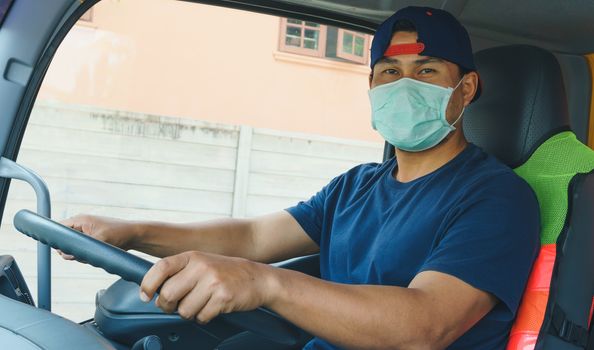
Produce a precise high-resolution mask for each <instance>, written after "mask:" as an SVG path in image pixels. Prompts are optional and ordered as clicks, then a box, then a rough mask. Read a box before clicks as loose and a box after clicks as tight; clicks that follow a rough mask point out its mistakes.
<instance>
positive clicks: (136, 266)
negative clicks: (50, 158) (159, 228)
mask: <svg viewBox="0 0 594 350" xmlns="http://www.w3.org/2000/svg"><path fill="white" fill-rule="evenodd" d="M14 226H15V228H16V229H17V230H18V231H20V232H21V233H23V234H25V235H27V236H29V237H31V238H33V239H35V240H37V241H39V242H42V243H45V244H47V245H49V246H50V247H52V248H55V249H60V250H61V251H63V252H64V253H66V254H71V255H74V256H76V257H77V258H79V259H81V260H84V261H85V262H87V263H88V264H90V265H92V266H95V267H98V268H101V269H103V270H105V271H107V272H109V273H112V274H115V275H118V276H120V277H121V278H123V279H125V280H127V281H130V282H134V283H136V284H138V285H140V283H141V282H142V278H143V277H144V275H145V274H146V273H147V272H148V270H149V269H150V268H151V267H152V266H153V263H152V262H150V261H148V260H145V259H143V258H141V257H138V256H136V255H133V254H131V253H128V252H127V251H125V250H122V249H120V248H118V247H115V246H112V245H110V244H108V243H105V242H102V241H99V240H97V239H95V238H93V237H90V236H88V235H85V234H83V233H81V232H79V231H76V230H74V229H72V228H70V227H67V226H64V225H62V224H60V223H57V222H55V221H53V220H51V219H48V218H46V217H44V216H41V215H38V214H36V213H33V212H32V211H30V210H26V209H23V210H20V211H19V212H18V213H17V214H16V215H15V217H14ZM217 317H219V318H221V319H222V320H223V321H225V322H227V323H229V324H231V325H233V326H236V327H239V328H241V329H244V330H247V331H250V332H252V333H254V334H257V335H259V336H261V337H264V338H266V339H269V340H272V341H274V342H277V343H279V344H284V345H295V344H297V343H298V341H299V330H298V329H297V328H296V327H295V326H294V325H292V324H291V323H289V322H288V321H286V320H284V319H282V318H280V316H278V315H276V314H274V313H272V312H270V311H268V310H266V309H264V308H258V309H256V310H252V311H245V312H234V313H229V314H220V315H219V316H217Z"/></svg>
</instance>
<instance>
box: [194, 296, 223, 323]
mask: <svg viewBox="0 0 594 350" xmlns="http://www.w3.org/2000/svg"><path fill="white" fill-rule="evenodd" d="M222 308H223V304H222V303H221V302H220V300H218V299H217V298H216V297H213V296H211V297H210V298H209V299H208V301H207V302H206V305H204V307H203V308H202V310H200V311H199V312H198V315H196V321H197V322H198V323H200V324H206V323H208V322H210V321H211V320H212V319H213V318H215V317H217V316H218V315H219V314H220V313H221V310H222Z"/></svg>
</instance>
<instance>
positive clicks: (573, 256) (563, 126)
mask: <svg viewBox="0 0 594 350" xmlns="http://www.w3.org/2000/svg"><path fill="white" fill-rule="evenodd" d="M475 57H476V64H477V67H478V71H479V73H480V75H481V80H482V83H483V85H482V88H483V93H482V96H481V98H480V99H479V100H477V101H476V102H475V103H473V104H472V105H471V106H469V108H468V110H467V112H466V113H465V117H464V126H463V127H464V131H465V134H466V136H467V138H468V139H469V141H471V142H473V143H475V144H477V145H479V146H480V147H482V148H483V149H484V150H485V151H487V152H489V153H491V154H493V155H495V156H496V157H497V158H499V159H500V160H501V161H503V162H504V163H506V164H507V165H509V166H510V167H512V168H514V169H515V170H516V172H517V173H518V174H519V175H520V176H522V177H523V178H524V179H525V180H526V181H527V182H528V183H529V184H530V185H531V186H532V188H533V189H534V191H535V193H536V195H537V198H538V201H539V205H540V209H541V243H542V249H541V253H540V255H539V257H538V259H537V261H536V263H535V266H534V268H533V272H532V275H531V278H530V281H529V282H528V286H527V289H526V292H525V294H524V298H523V301H522V304H521V306H520V310H519V312H518V317H517V320H516V324H515V325H514V328H513V330H512V334H511V336H510V342H509V344H508V350H511V349H514V350H519V349H522V350H527V349H533V348H537V349H556V350H566V349H567V350H569V349H580V348H585V344H586V342H587V340H588V339H587V329H588V327H589V321H590V318H591V317H590V310H591V309H592V305H593V297H594V176H593V175H591V173H592V170H593V169H594V151H592V150H591V149H589V148H588V147H586V146H585V145H583V144H582V143H580V142H579V141H577V139H576V138H575V135H573V133H572V132H571V131H570V129H569V126H568V125H569V118H568V108H567V98H566V95H565V89H564V85H563V78H562V74H561V70H560V67H559V64H558V62H557V60H556V59H555V57H554V56H553V55H552V54H551V53H550V52H548V51H545V50H542V49H539V48H536V47H532V46H524V45H514V46H505V47H497V48H492V49H487V50H484V51H481V52H478V53H477V54H476V56H475Z"/></svg>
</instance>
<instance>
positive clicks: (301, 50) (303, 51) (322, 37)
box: [279, 17, 328, 58]
mask: <svg viewBox="0 0 594 350" xmlns="http://www.w3.org/2000/svg"><path fill="white" fill-rule="evenodd" d="M305 22H306V21H303V23H302V24H301V25H297V24H293V23H289V22H288V18H286V17H282V18H281V20H280V32H279V34H280V35H279V51H283V52H289V53H295V54H298V55H305V56H313V57H319V58H324V57H326V39H327V31H328V27H327V26H325V25H323V24H318V25H319V27H317V28H315V29H318V30H319V33H320V34H319V37H318V48H317V50H314V49H308V48H305V47H303V41H304V38H305V30H306V29H314V28H313V27H308V26H306V25H305ZM289 26H291V27H298V26H299V27H300V28H301V30H302V32H301V46H300V47H297V46H292V45H287V44H286V38H287V28H288V27H289Z"/></svg>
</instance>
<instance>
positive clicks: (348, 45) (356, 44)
mask: <svg viewBox="0 0 594 350" xmlns="http://www.w3.org/2000/svg"><path fill="white" fill-rule="evenodd" d="M368 47H369V35H366V34H362V33H357V32H353V31H350V30H344V29H339V30H338V45H337V50H336V56H338V57H340V58H344V59H345V60H349V61H353V62H357V63H361V64H366V63H367V56H368V54H369V50H368V49H367V48H368Z"/></svg>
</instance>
